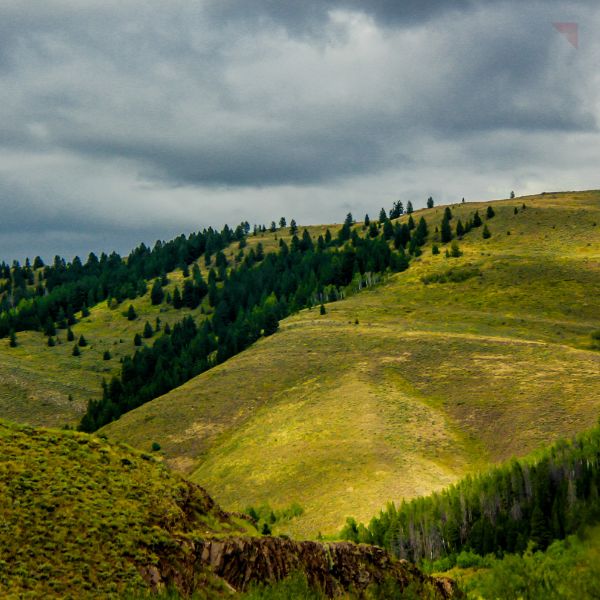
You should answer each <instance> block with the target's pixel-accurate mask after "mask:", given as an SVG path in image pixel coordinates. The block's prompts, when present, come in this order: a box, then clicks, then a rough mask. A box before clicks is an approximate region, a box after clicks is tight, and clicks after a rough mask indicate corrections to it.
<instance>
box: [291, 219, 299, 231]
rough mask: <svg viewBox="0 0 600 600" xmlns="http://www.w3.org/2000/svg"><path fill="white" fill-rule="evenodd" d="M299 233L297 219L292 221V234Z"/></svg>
mask: <svg viewBox="0 0 600 600" xmlns="http://www.w3.org/2000/svg"><path fill="white" fill-rule="evenodd" d="M297 233H298V225H296V221H295V219H292V220H291V221H290V235H296V234H297Z"/></svg>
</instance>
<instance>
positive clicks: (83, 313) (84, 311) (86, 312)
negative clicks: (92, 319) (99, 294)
mask: <svg viewBox="0 0 600 600" xmlns="http://www.w3.org/2000/svg"><path fill="white" fill-rule="evenodd" d="M89 316H90V309H89V308H88V307H87V305H86V304H84V305H83V306H82V307H81V318H82V319H85V318H86V317H89Z"/></svg>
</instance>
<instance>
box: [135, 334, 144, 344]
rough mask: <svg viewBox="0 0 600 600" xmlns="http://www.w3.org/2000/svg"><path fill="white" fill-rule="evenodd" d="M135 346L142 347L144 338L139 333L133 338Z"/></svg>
mask: <svg viewBox="0 0 600 600" xmlns="http://www.w3.org/2000/svg"><path fill="white" fill-rule="evenodd" d="M133 345H134V346H141V345H142V336H141V335H140V334H139V333H136V334H135V335H134V336H133Z"/></svg>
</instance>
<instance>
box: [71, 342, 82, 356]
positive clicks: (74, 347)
mask: <svg viewBox="0 0 600 600" xmlns="http://www.w3.org/2000/svg"><path fill="white" fill-rule="evenodd" d="M72 354H73V356H80V355H81V351H80V350H79V346H78V345H77V344H75V345H74V346H73V352H72Z"/></svg>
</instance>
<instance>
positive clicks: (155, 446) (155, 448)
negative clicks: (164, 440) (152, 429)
mask: <svg viewBox="0 0 600 600" xmlns="http://www.w3.org/2000/svg"><path fill="white" fill-rule="evenodd" d="M150 448H151V450H152V452H158V451H159V450H160V444H159V443H158V442H152V446H151V447H150Z"/></svg>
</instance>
